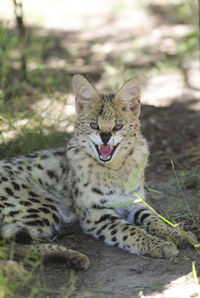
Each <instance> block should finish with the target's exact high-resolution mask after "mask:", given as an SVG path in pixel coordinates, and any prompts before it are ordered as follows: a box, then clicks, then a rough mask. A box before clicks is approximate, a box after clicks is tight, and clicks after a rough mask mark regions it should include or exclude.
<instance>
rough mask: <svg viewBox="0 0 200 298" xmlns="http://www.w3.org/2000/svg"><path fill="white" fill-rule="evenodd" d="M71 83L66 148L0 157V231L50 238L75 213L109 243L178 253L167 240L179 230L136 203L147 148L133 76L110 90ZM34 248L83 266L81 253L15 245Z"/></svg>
mask: <svg viewBox="0 0 200 298" xmlns="http://www.w3.org/2000/svg"><path fill="white" fill-rule="evenodd" d="M73 87H74V93H75V96H76V109H77V119H76V122H75V132H74V134H73V136H72V137H71V139H70V141H69V142H68V144H67V147H66V148H57V149H49V150H41V151H38V152H35V153H32V154H28V155H26V156H21V157H17V158H11V159H6V160H2V161H0V209H1V213H0V224H1V225H0V235H1V238H4V239H14V238H15V240H16V242H17V243H24V242H25V243H31V242H33V243H35V242H39V241H41V240H42V241H45V242H49V241H50V240H51V239H53V238H54V237H55V236H59V235H62V234H64V233H65V227H66V226H69V225H70V224H72V223H73V222H75V221H77V220H78V221H79V223H80V225H81V227H82V229H83V231H84V232H85V233H87V234H90V235H93V236H94V237H95V238H97V239H100V240H102V241H104V242H105V243H107V244H109V245H116V246H118V247H120V248H122V249H125V250H128V251H130V252H131V253H137V254H149V255H151V256H153V257H166V258H169V257H172V256H176V255H177V253H178V250H177V248H176V245H175V244H174V243H173V242H175V243H177V244H181V243H182V242H183V241H184V238H185V235H183V234H182V233H181V232H180V231H178V230H176V229H174V228H171V227H168V226H167V225H166V224H165V223H164V222H163V221H161V220H160V219H159V218H158V217H157V216H156V215H155V214H154V213H152V212H151V211H150V210H149V209H148V208H147V207H146V206H145V205H144V204H142V203H135V202H134V201H135V199H137V198H138V197H140V198H142V199H145V197H144V169H145V165H146V163H145V162H144V160H145V158H146V157H147V154H148V147H147V144H146V141H145V139H144V138H143V136H142V135H141V132H140V122H139V109H140V91H139V87H138V83H137V82H135V81H134V80H131V81H128V82H127V83H126V84H125V85H124V86H123V87H122V88H121V89H120V90H119V91H118V92H117V93H116V94H115V95H113V94H109V95H101V94H99V93H98V92H97V91H96V89H95V88H94V87H93V86H92V85H91V84H90V83H89V82H88V81H87V80H86V79H85V78H83V77H82V76H80V75H76V76H75V77H74V80H73ZM91 123H93V125H91ZM94 124H95V125H94ZM92 127H93V128H92ZM94 128H95V129H94ZM142 163H143V166H142V167H141V169H140V171H139V172H138V174H137V175H136V177H135V179H134V182H133V183H132V184H131V181H132V178H133V176H134V174H135V172H136V170H137V169H138V167H139V166H140V165H142ZM130 201H131V203H130ZM190 238H192V239H193V240H194V237H193V236H192V235H190ZM168 240H169V241H168ZM22 248H23V249H22ZM32 250H35V251H36V252H37V253H38V254H39V255H46V256H50V255H52V256H53V255H55V256H62V257H64V258H65V259H66V260H67V261H70V262H71V263H72V265H74V266H75V268H76V269H84V270H85V269H87V268H88V265H89V261H88V258H87V257H86V256H85V255H83V254H80V253H78V252H75V251H72V250H70V249H67V248H65V247H62V246H59V245H56V244H45V243H43V244H31V245H30V246H29V245H21V250H20V248H19V249H18V253H20V252H21V254H24V251H32Z"/></svg>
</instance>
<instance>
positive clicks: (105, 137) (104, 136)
mask: <svg viewBox="0 0 200 298" xmlns="http://www.w3.org/2000/svg"><path fill="white" fill-rule="evenodd" d="M111 136H112V135H111V133H110V132H101V133H100V137H101V140H102V142H103V143H104V145H107V143H108V142H109V140H110V138H111Z"/></svg>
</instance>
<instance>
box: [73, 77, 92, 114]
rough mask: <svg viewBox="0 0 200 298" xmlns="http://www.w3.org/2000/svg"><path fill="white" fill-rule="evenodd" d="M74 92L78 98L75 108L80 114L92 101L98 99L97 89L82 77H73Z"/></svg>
mask: <svg viewBox="0 0 200 298" xmlns="http://www.w3.org/2000/svg"><path fill="white" fill-rule="evenodd" d="M73 91H74V94H75V97H76V101H75V106H76V111H77V113H80V112H81V111H82V110H83V108H84V107H85V106H87V105H88V104H89V103H90V101H91V100H93V99H96V98H98V92H97V91H96V89H95V88H94V87H93V86H92V85H91V84H90V83H89V82H88V80H86V79H85V78H84V77H83V76H81V75H75V76H74V77H73Z"/></svg>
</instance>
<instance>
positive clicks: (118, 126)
mask: <svg viewBox="0 0 200 298" xmlns="http://www.w3.org/2000/svg"><path fill="white" fill-rule="evenodd" d="M122 127H123V125H122V124H117V125H115V126H114V127H113V130H114V131H116V130H120V129H122Z"/></svg>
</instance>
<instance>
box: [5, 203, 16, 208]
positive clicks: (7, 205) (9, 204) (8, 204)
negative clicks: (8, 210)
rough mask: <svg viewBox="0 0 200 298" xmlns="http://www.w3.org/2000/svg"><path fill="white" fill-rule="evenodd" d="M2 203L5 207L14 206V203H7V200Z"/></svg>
mask: <svg viewBox="0 0 200 298" xmlns="http://www.w3.org/2000/svg"><path fill="white" fill-rule="evenodd" d="M3 204H4V206H6V207H15V205H14V204H11V203H7V202H5V203H3Z"/></svg>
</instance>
